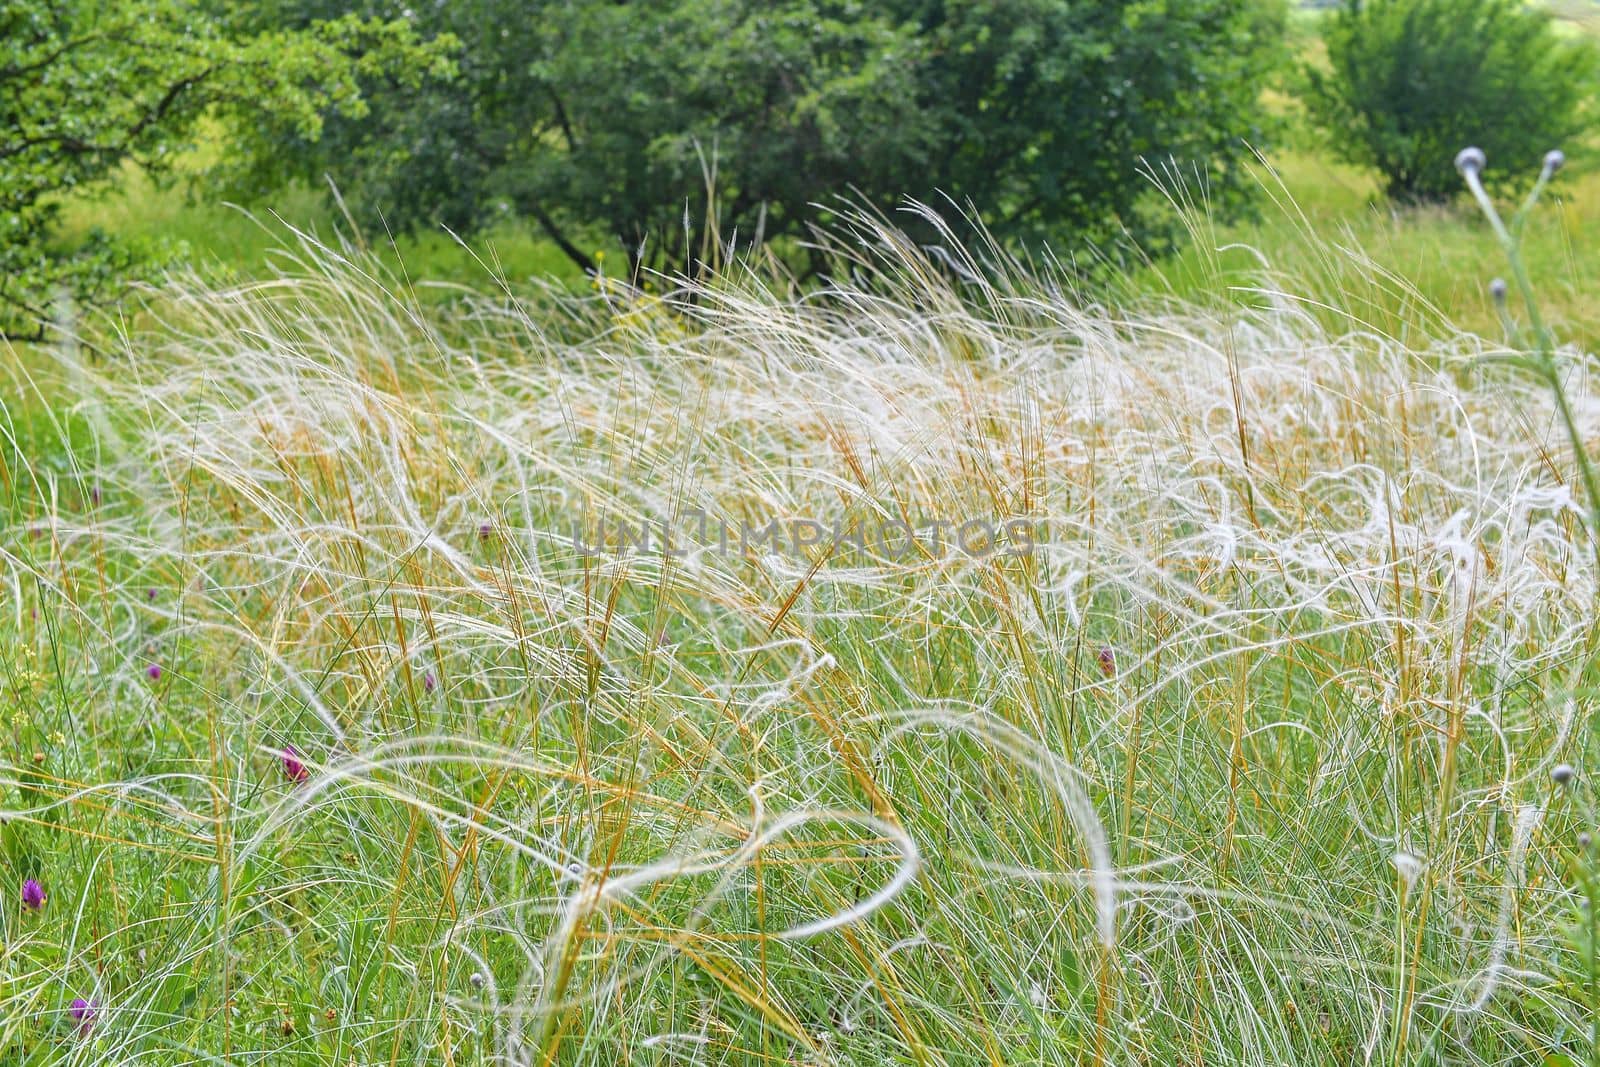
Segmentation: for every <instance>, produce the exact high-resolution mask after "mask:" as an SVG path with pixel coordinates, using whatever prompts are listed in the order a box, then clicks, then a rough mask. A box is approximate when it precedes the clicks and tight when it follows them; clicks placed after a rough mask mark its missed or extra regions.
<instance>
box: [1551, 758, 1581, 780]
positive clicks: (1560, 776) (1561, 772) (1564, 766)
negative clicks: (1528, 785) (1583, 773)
mask: <svg viewBox="0 0 1600 1067" xmlns="http://www.w3.org/2000/svg"><path fill="white" fill-rule="evenodd" d="M1577 777H1578V770H1577V768H1576V767H1574V766H1573V765H1572V764H1570V763H1558V764H1556V766H1555V769H1554V770H1552V771H1551V772H1550V779H1551V781H1553V782H1555V783H1556V785H1571V784H1572V783H1573V781H1574V780H1575V779H1576V778H1577Z"/></svg>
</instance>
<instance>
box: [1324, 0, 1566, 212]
mask: <svg viewBox="0 0 1600 1067" xmlns="http://www.w3.org/2000/svg"><path fill="white" fill-rule="evenodd" d="M1326 40H1327V47H1328V65H1327V69H1321V68H1319V67H1313V68H1312V69H1310V70H1309V71H1308V79H1309V92H1308V94H1307V96H1308V103H1309V105H1310V108H1311V112H1312V115H1313V117H1314V118H1315V119H1316V120H1317V121H1318V123H1319V124H1320V125H1321V126H1322V127H1324V128H1325V129H1326V130H1327V131H1328V133H1329V135H1330V138H1331V140H1332V146H1333V148H1334V150H1335V151H1336V152H1337V153H1338V154H1339V155H1341V156H1342V157H1343V158H1344V159H1345V160H1347V161H1348V162H1351V163H1355V164H1358V165H1360V166H1366V167H1371V168H1373V169H1375V170H1377V171H1378V173H1379V174H1380V175H1381V176H1382V178H1383V181H1384V185H1385V191H1386V192H1387V193H1388V195H1389V196H1390V197H1391V198H1393V199H1395V200H1399V201H1402V202H1408V203H1417V202H1433V201H1443V200H1448V199H1450V198H1451V197H1453V196H1455V195H1456V194H1457V193H1458V192H1459V191H1460V189H1461V179H1460V177H1459V175H1457V174H1456V170H1455V166H1454V164H1453V162H1452V161H1453V160H1454V158H1455V154H1456V152H1457V151H1459V150H1460V149H1461V148H1462V147H1464V146H1465V145H1468V144H1475V145H1478V146H1480V147H1482V148H1483V149H1484V151H1485V152H1486V153H1487V154H1488V159H1489V169H1488V170H1487V171H1486V173H1485V177H1486V179H1487V180H1489V181H1490V182H1491V183H1494V182H1498V183H1499V184H1502V185H1504V184H1507V183H1509V182H1511V181H1513V180H1515V179H1517V178H1519V177H1521V176H1525V175H1529V174H1534V173H1537V171H1538V162H1539V159H1540V157H1541V156H1543V154H1544V153H1545V151H1546V150H1547V149H1550V148H1552V147H1555V146H1557V145H1561V144H1568V143H1569V142H1570V141H1571V140H1572V138H1573V137H1574V136H1576V135H1577V134H1579V133H1581V132H1582V131H1583V130H1584V129H1585V128H1586V127H1587V126H1588V122H1589V110H1588V108H1587V107H1586V106H1585V104H1586V101H1587V98H1588V96H1589V95H1590V94H1591V93H1592V91H1593V88H1594V73H1595V52H1594V49H1593V48H1592V47H1591V46H1590V45H1589V44H1588V42H1586V41H1584V40H1581V39H1578V38H1576V37H1568V36H1564V35H1563V34H1562V33H1560V31H1559V30H1558V29H1557V28H1556V27H1555V26H1554V25H1553V24H1552V22H1551V20H1550V18H1549V16H1548V15H1547V14H1545V13H1544V12H1542V11H1540V10H1537V9H1535V8H1532V7H1529V6H1527V5H1525V4H1524V3H1523V2H1522V0H1366V2H1362V0H1350V2H1349V3H1348V4H1346V5H1345V6H1344V7H1343V8H1342V9H1341V10H1340V11H1339V12H1338V13H1337V14H1335V15H1333V16H1332V17H1331V18H1330V21H1329V26H1328V29H1327V33H1326Z"/></svg>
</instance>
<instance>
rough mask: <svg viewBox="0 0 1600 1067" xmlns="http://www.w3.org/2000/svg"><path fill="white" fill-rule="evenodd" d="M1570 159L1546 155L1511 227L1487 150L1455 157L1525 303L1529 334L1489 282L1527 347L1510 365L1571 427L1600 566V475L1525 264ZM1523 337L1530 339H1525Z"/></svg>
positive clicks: (1500, 287) (1516, 339)
mask: <svg viewBox="0 0 1600 1067" xmlns="http://www.w3.org/2000/svg"><path fill="white" fill-rule="evenodd" d="M1566 161H1567V157H1566V155H1565V154H1564V153H1563V152H1562V151H1561V150H1560V149H1551V150H1550V151H1549V152H1546V153H1545V155H1544V164H1543V166H1541V167H1540V168H1539V180H1538V181H1536V182H1534V183H1533V189H1532V190H1531V191H1530V192H1529V193H1528V197H1527V199H1526V200H1524V201H1523V202H1522V206H1521V207H1520V208H1518V209H1517V213H1516V214H1515V215H1513V216H1511V222H1510V224H1509V225H1508V224H1507V223H1506V222H1505V221H1504V220H1503V219H1501V217H1500V212H1499V210H1498V209H1496V207H1495V206H1494V201H1493V200H1491V199H1490V198H1489V194H1488V192H1487V191H1486V190H1485V189H1484V187H1483V167H1484V164H1485V162H1486V160H1485V157H1484V154H1483V150H1482V149H1481V148H1463V149H1462V150H1461V151H1460V152H1458V153H1457V154H1456V169H1457V170H1459V171H1460V172H1461V176H1462V178H1464V179H1465V180H1466V183H1467V188H1468V189H1469V190H1470V191H1471V192H1472V198H1473V199H1474V200H1476V201H1477V202H1478V207H1480V208H1481V209H1483V214H1484V216H1485V217H1486V218H1487V219H1488V220H1489V225H1490V227H1491V228H1493V230H1494V234H1495V237H1496V238H1497V239H1499V241H1500V247H1501V248H1502V249H1504V251H1505V254H1506V261H1507V263H1508V264H1509V266H1510V268H1511V279H1512V282H1513V284H1514V285H1515V286H1516V289H1517V296H1518V298H1519V299H1520V300H1521V301H1522V306H1523V308H1524V310H1525V311H1526V314H1527V317H1528V326H1527V330H1526V331H1522V330H1519V329H1517V327H1516V324H1515V323H1514V322H1513V321H1512V319H1511V316H1510V314H1509V313H1508V312H1507V310H1506V298H1507V295H1508V293H1507V288H1508V287H1507V286H1506V284H1505V283H1504V282H1502V281H1500V280H1499V279H1498V278H1497V279H1495V281H1494V282H1492V283H1491V284H1490V293H1491V295H1492V296H1493V297H1494V301H1495V305H1496V307H1498V308H1499V310H1500V313H1501V317H1502V319H1503V320H1504V322H1505V324H1506V329H1507V332H1508V334H1509V336H1510V338H1511V341H1512V343H1513V344H1518V345H1519V346H1521V347H1522V348H1523V351H1522V352H1520V353H1519V354H1517V355H1515V356H1512V357H1511V358H1510V359H1509V360H1508V361H1507V362H1510V363H1511V364H1512V365H1514V366H1518V367H1522V368H1525V369H1526V370H1529V371H1531V372H1533V373H1534V374H1536V375H1538V376H1539V377H1540V378H1542V379H1544V381H1545V382H1547V383H1548V384H1549V386H1550V392H1551V394H1552V395H1553V396H1554V397H1555V402H1556V413H1557V414H1558V415H1559V416H1560V418H1561V422H1562V425H1563V426H1565V427H1566V430H1567V438H1568V440H1569V441H1570V442H1571V444H1572V453H1573V457H1574V458H1575V459H1576V461H1577V464H1578V473H1579V475H1580V476H1581V477H1582V478H1583V489H1584V495H1585V497H1587V503H1588V505H1589V510H1588V516H1589V528H1590V532H1591V534H1592V535H1594V536H1592V537H1591V539H1590V540H1591V542H1592V543H1593V544H1594V547H1595V562H1596V564H1597V565H1600V476H1597V475H1596V473H1595V467H1594V463H1593V461H1592V460H1591V459H1590V458H1589V451H1588V449H1587V448H1586V447H1585V446H1584V442H1583V435H1582V433H1580V432H1579V430H1578V420H1577V417H1576V416H1575V415H1574V414H1573V411H1572V402H1571V400H1570V399H1569V398H1568V397H1567V389H1566V385H1565V384H1564V383H1563V382H1562V379H1561V365H1560V363H1559V361H1558V360H1557V359H1556V345H1555V338H1554V336H1553V335H1552V334H1551V332H1550V328H1549V327H1548V326H1547V325H1545V321H1544V316H1543V315H1542V314H1541V313H1540V311H1539V302H1538V300H1536V299H1535V298H1534V295H1533V283H1532V282H1531V281H1530V280H1529V278H1528V268H1527V266H1526V264H1524V263H1523V260H1522V231H1523V228H1524V227H1525V226H1526V225H1527V222H1528V216H1529V215H1531V214H1532V213H1533V209H1534V208H1535V207H1536V206H1537V205H1538V203H1539V197H1540V196H1541V195H1543V193H1544V191H1545V188H1546V187H1547V186H1548V185H1549V184H1550V179H1552V178H1553V177H1555V174H1556V172H1557V171H1559V170H1560V169H1561V167H1562V166H1563V165H1564V164H1565V163H1566ZM1524 333H1526V335H1527V338H1526V341H1524Z"/></svg>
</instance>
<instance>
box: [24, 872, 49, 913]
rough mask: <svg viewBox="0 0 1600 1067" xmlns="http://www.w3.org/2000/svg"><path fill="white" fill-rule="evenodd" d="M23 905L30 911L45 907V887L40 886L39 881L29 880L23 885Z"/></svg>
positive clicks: (35, 879)
mask: <svg viewBox="0 0 1600 1067" xmlns="http://www.w3.org/2000/svg"><path fill="white" fill-rule="evenodd" d="M22 903H23V904H24V905H25V906H26V907H27V908H28V910H29V911H38V910H39V909H40V908H42V907H44V886H42V885H40V884H39V879H37V878H29V879H28V880H27V881H26V882H23V883H22Z"/></svg>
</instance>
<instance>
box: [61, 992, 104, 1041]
mask: <svg viewBox="0 0 1600 1067" xmlns="http://www.w3.org/2000/svg"><path fill="white" fill-rule="evenodd" d="M97 1013H98V1007H97V1006H96V1004H95V1002H94V1001H92V1000H85V999H84V998H83V997H73V998H72V1007H70V1008H68V1009H67V1014H68V1015H71V1016H72V1021H73V1022H75V1023H77V1024H78V1033H80V1034H87V1033H88V1032H89V1024H90V1023H92V1022H94V1017H95V1015H96V1014H97Z"/></svg>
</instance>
